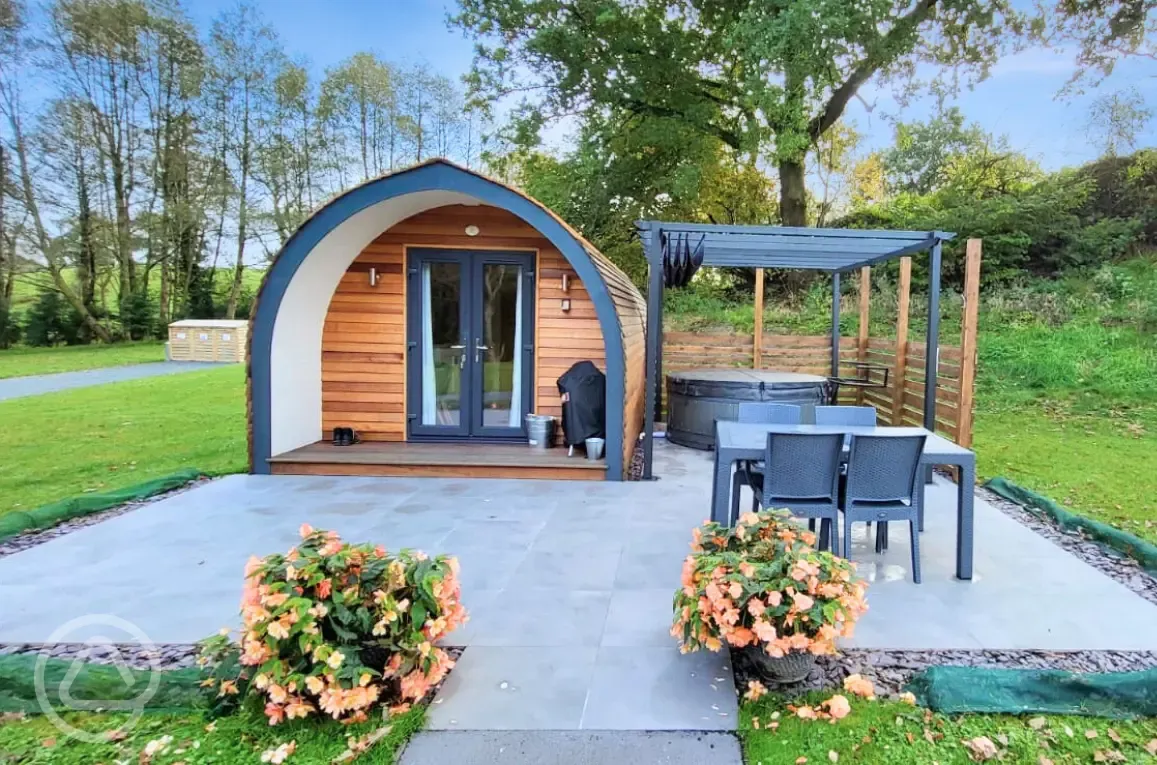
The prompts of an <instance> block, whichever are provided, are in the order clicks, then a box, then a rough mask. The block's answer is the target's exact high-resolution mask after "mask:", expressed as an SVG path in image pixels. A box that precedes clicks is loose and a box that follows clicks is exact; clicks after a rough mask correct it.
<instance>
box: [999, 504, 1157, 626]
mask: <svg viewBox="0 0 1157 765" xmlns="http://www.w3.org/2000/svg"><path fill="white" fill-rule="evenodd" d="M976 495H977V496H978V497H980V498H981V499H983V500H984V501H985V502H987V503H988V504H990V505H992V506H993V507H995V508H996V509H997V510H1000V511H1001V512H1002V513H1004V514H1005V515H1007V516H1009V517H1010V518H1012V519H1014V520H1016V521H1019V522H1020V523H1021V524H1022V525H1024V526H1027V527H1029V528H1030V529H1032V530H1033V531H1035V532H1036V533H1038V534H1040V535H1041V536H1042V537H1044V538H1045V539H1047V540H1049V541H1050V542H1052V543H1053V544H1055V545H1057V546H1058V547H1061V548H1063V549H1064V550H1066V551H1068V552H1070V553H1072V554H1073V555H1075V556H1077V557H1078V558H1080V559H1081V560H1082V561H1084V562H1085V563H1087V564H1089V565H1090V566H1092V567H1093V568H1095V569H1097V570H1098V571H1100V572H1101V573H1103V574H1106V575H1107V576H1109V577H1110V578H1112V579H1114V580H1116V581H1117V582H1118V583H1120V584H1122V585H1124V586H1125V587H1128V588H1129V589H1130V590H1132V591H1133V592H1135V593H1137V594H1138V595H1140V596H1141V597H1142V598H1144V599H1145V600H1147V601H1149V602H1150V603H1153V604H1155V605H1157V578H1155V577H1153V576H1152V575H1150V574H1149V573H1148V572H1147V571H1145V570H1144V569H1143V568H1141V566H1140V564H1138V563H1137V561H1135V560H1133V559H1132V558H1130V557H1128V556H1127V555H1125V554H1124V553H1121V552H1117V551H1116V550H1114V549H1113V548H1111V547H1106V546H1105V545H1102V544H1099V543H1097V542H1094V541H1093V540H1091V539H1089V538H1088V537H1086V536H1085V535H1084V534H1082V533H1081V532H1080V531H1079V530H1073V531H1065V530H1064V529H1062V528H1061V527H1060V526H1059V525H1058V524H1057V523H1056V522H1055V521H1053V520H1052V519H1051V518H1049V517H1048V516H1042V515H1037V514H1035V513H1032V512H1030V511H1028V510H1026V509H1025V508H1023V507H1021V506H1020V505H1018V504H1017V503H1015V502H1012V501H1011V500H1008V499H1005V498H1004V497H1002V496H1000V495H999V494H997V493H996V492H994V491H992V490H991V489H987V488H985V487H983V486H977V487H976Z"/></svg>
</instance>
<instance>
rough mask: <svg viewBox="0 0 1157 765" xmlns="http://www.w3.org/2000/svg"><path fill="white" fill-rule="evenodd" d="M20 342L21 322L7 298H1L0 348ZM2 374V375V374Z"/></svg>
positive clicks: (3, 348)
mask: <svg viewBox="0 0 1157 765" xmlns="http://www.w3.org/2000/svg"><path fill="white" fill-rule="evenodd" d="M18 342H20V323H19V322H18V321H17V320H16V314H14V313H13V312H12V307H11V306H10V305H9V304H8V301H7V300H4V299H3V298H0V350H7V349H8V348H11V347H12V346H13V345H15V344H16V343H18ZM0 376H2V375H0Z"/></svg>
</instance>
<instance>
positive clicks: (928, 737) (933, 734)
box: [739, 696, 1157, 765]
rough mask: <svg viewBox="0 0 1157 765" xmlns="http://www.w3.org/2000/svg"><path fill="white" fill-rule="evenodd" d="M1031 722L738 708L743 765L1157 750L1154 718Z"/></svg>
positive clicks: (1037, 763) (1127, 755)
mask: <svg viewBox="0 0 1157 765" xmlns="http://www.w3.org/2000/svg"><path fill="white" fill-rule="evenodd" d="M823 698H824V696H815V697H809V699H808V701H809V702H810V703H813V704H814V703H818V702H819V701H820V700H822V699H823ZM777 713H778V719H775V720H773V718H772V715H773V714H777ZM1030 719H1032V718H1031V717H1015V716H1012V715H980V714H970V715H956V716H948V715H940V714H934V713H932V712H929V711H926V710H923V709H918V708H915V707H912V706H909V705H908V704H904V703H900V702H885V701H863V700H859V699H856V700H852V712H851V714H850V715H848V716H847V717H845V718H844V719H842V720H839V721H838V722H836V723H834V724H833V723H827V722H822V721H807V720H801V719H799V718H797V717H795V716H794V715H793V714H792V713H791V712H790V711H788V710H787V708H786V705H785V703H784V702H783V701H782V700H781V699H777V698H773V697H765V698H763V699H761V700H760V701H759V702H756V703H748V704H745V705H744V707H743V709H742V712H741V720H740V729H739V733H740V736H741V738H742V739H743V750H744V755H745V759H746V762H747V763H748V764H749V765H773V763H800V764H801V765H802V764H803V763H812V764H813V765H821V764H824V765H826V764H827V763H833V762H838V763H865V765H869V764H870V765H909V763H910V764H911V765H927V764H928V763H933V762H935V763H940V765H955V764H956V763H959V764H960V765H965V764H966V763H972V762H976V761H978V760H976V759H973V758H972V757H971V756H970V753H969V750H968V749H967V748H966V747H965V746H964V744H963V743H962V742H963V741H969V740H972V739H975V738H977V737H980V736H983V737H986V738H988V739H989V741H991V742H992V743H993V745H994V746H995V747H996V749H997V751H998V752H999V761H1000V762H1003V763H1026V764H1031V765H1047V763H1056V764H1057V765H1060V763H1077V762H1081V763H1085V762H1152V758H1151V757H1150V756H1149V755H1148V754H1147V752H1146V749H1145V747H1146V746H1157V741H1155V739H1157V720H1141V721H1136V722H1131V721H1126V720H1099V719H1093V718H1088V717H1064V716H1049V717H1047V718H1042V720H1038V721H1037V723H1038V724H1039V723H1040V722H1042V721H1043V723H1044V724H1043V726H1042V727H1041V728H1040V729H1039V730H1036V729H1034V728H1033V727H1032V726H1031V725H1029V720H1030ZM772 722H778V726H777V728H776V729H775V730H770V729H769V728H768V726H769V724H770V723H772ZM756 724H758V725H759V728H758V729H757V728H755V727H754V726H755V725H756ZM1110 731H1112V733H1110ZM1150 742H1153V743H1150ZM833 752H834V753H835V754H834V756H833V754H832V753H833ZM1098 753H1100V755H1099V756H1098ZM1114 753H1116V754H1114ZM992 762H997V758H995V757H994V758H992Z"/></svg>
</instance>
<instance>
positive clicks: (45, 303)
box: [24, 290, 81, 346]
mask: <svg viewBox="0 0 1157 765" xmlns="http://www.w3.org/2000/svg"><path fill="white" fill-rule="evenodd" d="M80 338H81V328H80V317H79V316H77V315H76V313H75V311H73V310H72V308H71V307H70V306H69V305H68V304H67V303H65V301H64V298H63V297H61V295H60V293H59V292H57V291H56V290H42V291H41V292H40V294H39V295H38V296H37V298H36V302H35V303H34V304H33V305H32V307H31V308H30V309H29V310H28V315H27V317H26V319H25V323H24V339H25V342H27V343H28V344H29V345H41V346H44V345H62V344H67V345H75V344H76V343H78V342H80Z"/></svg>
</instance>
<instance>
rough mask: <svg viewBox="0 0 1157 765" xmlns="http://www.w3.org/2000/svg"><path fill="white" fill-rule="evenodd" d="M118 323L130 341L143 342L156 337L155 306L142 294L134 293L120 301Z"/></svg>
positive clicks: (157, 328) (157, 329)
mask: <svg viewBox="0 0 1157 765" xmlns="http://www.w3.org/2000/svg"><path fill="white" fill-rule="evenodd" d="M119 318H120V323H121V329H122V331H123V332H124V333H125V334H126V335H127V336H128V338H129V339H130V340H144V339H146V338H149V337H156V336H157V332H158V331H159V329H160V328H159V327H158V326H157V306H156V304H155V303H154V302H153V301H152V300H150V299H149V296H148V295H147V294H145V293H144V292H134V293H133V294H131V295H129V296H128V297H127V298H125V299H124V300H122V301H121V305H120V317H119Z"/></svg>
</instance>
